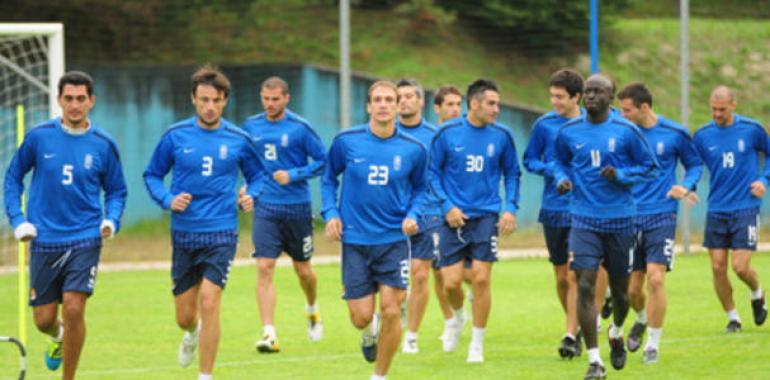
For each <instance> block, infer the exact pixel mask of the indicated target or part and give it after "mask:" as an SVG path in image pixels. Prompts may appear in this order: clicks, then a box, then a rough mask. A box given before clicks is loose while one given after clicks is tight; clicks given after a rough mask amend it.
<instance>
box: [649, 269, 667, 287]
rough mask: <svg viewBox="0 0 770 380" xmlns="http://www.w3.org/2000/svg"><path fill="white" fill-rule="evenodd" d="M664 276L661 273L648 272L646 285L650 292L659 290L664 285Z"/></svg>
mask: <svg viewBox="0 0 770 380" xmlns="http://www.w3.org/2000/svg"><path fill="white" fill-rule="evenodd" d="M665 282H666V277H665V275H664V274H663V273H657V272H656V273H650V274H648V276H647V286H648V287H649V289H650V292H657V291H659V290H663V286H665Z"/></svg>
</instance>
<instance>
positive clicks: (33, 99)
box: [0, 23, 64, 270]
mask: <svg viewBox="0 0 770 380" xmlns="http://www.w3.org/2000/svg"><path fill="white" fill-rule="evenodd" d="M63 35H64V28H63V26H62V24H38V23H35V24H27V23H0V173H2V176H3V178H5V172H6V170H7V168H8V165H9V164H10V161H11V158H12V157H13V154H14V152H15V151H16V145H17V138H18V137H19V135H22V136H23V134H24V131H28V130H29V129H30V128H31V127H32V126H34V125H35V124H38V123H40V122H42V121H45V120H47V119H49V118H51V117H53V116H56V115H57V113H58V109H59V108H58V107H56V83H57V81H58V80H59V78H60V77H61V76H62V74H63V73H64V36H63ZM3 197H4V192H3V193H2V194H0V200H3V202H4V199H3ZM3 205H4V203H3ZM2 220H3V222H2V223H0V270H2V269H5V270H12V269H13V268H15V267H16V264H17V244H16V242H15V241H14V239H13V231H12V228H11V226H10V224H9V222H8V218H7V217H6V216H5V213H3V216H2Z"/></svg>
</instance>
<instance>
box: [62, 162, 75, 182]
mask: <svg viewBox="0 0 770 380" xmlns="http://www.w3.org/2000/svg"><path fill="white" fill-rule="evenodd" d="M72 169H74V167H73V166H72V165H69V164H66V165H64V166H62V168H61V174H62V175H63V176H64V178H63V179H62V180H61V183H62V185H72Z"/></svg>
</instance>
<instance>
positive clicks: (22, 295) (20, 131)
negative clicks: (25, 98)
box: [16, 104, 27, 346]
mask: <svg viewBox="0 0 770 380" xmlns="http://www.w3.org/2000/svg"><path fill="white" fill-rule="evenodd" d="M22 142H24V106H23V105H21V104H19V105H18V106H16V147H17V148H18V147H19V146H21V143H22ZM26 198H27V197H26V196H25V195H24V194H22V195H21V212H22V213H25V212H26V210H25V208H26V207H24V205H25V204H26V203H27V202H26ZM25 251H26V244H25V243H23V242H19V248H18V250H17V252H18V267H19V340H20V341H21V344H23V345H25V346H26V345H27V255H26V252H25Z"/></svg>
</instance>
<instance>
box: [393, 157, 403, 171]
mask: <svg viewBox="0 0 770 380" xmlns="http://www.w3.org/2000/svg"><path fill="white" fill-rule="evenodd" d="M393 170H401V155H398V154H397V155H396V156H395V157H393Z"/></svg>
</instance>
